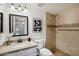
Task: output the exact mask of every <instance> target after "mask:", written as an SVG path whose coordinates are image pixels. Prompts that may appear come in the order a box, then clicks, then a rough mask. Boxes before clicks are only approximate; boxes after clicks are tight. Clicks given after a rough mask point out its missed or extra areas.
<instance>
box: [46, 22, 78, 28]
mask: <svg viewBox="0 0 79 59" xmlns="http://www.w3.org/2000/svg"><path fill="white" fill-rule="evenodd" d="M47 27H48V28H64V27H79V23H73V24H62V25H47Z"/></svg>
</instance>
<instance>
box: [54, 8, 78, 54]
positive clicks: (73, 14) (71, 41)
mask: <svg viewBox="0 0 79 59" xmlns="http://www.w3.org/2000/svg"><path fill="white" fill-rule="evenodd" d="M73 23H79V8H73V9H69V10H65V11H62V12H61V13H59V15H58V16H57V18H56V24H57V25H60V24H73ZM73 28H74V29H75V28H77V29H78V28H79V27H73ZM73 28H72V27H71V29H73ZM58 29H59V28H57V29H56V48H58V49H60V50H62V51H63V52H65V53H67V54H69V55H79V31H58Z"/></svg>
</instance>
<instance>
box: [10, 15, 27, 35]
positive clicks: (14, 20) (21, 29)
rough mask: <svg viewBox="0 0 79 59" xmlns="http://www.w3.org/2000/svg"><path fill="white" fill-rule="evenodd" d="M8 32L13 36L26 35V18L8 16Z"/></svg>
mask: <svg viewBox="0 0 79 59" xmlns="http://www.w3.org/2000/svg"><path fill="white" fill-rule="evenodd" d="M9 31H10V33H13V36H25V35H28V17H27V16H22V15H14V14H9Z"/></svg>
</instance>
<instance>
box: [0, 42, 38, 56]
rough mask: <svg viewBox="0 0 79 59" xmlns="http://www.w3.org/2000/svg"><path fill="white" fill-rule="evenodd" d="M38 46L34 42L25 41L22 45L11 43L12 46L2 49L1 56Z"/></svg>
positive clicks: (0, 49)
mask: <svg viewBox="0 0 79 59" xmlns="http://www.w3.org/2000/svg"><path fill="white" fill-rule="evenodd" d="M35 46H37V43H35V42H34V41H30V42H29V41H23V42H22V43H11V45H8V46H3V47H1V48H0V55H1V54H6V53H9V52H12V51H17V50H21V49H26V48H32V47H35Z"/></svg>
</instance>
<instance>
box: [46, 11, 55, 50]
mask: <svg viewBox="0 0 79 59" xmlns="http://www.w3.org/2000/svg"><path fill="white" fill-rule="evenodd" d="M55 24H56V16H55V15H53V14H50V13H48V12H47V13H46V45H45V47H46V48H48V49H50V50H51V51H52V50H53V49H54V48H55V46H56V45H55V44H56V43H55V42H56V31H55V30H53V28H49V27H48V26H47V25H55Z"/></svg>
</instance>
